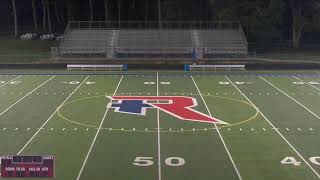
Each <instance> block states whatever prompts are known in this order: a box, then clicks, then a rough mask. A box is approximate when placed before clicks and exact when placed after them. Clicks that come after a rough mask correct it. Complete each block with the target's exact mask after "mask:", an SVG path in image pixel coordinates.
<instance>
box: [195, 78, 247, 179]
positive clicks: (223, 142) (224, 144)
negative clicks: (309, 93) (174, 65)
mask: <svg viewBox="0 0 320 180" xmlns="http://www.w3.org/2000/svg"><path fill="white" fill-rule="evenodd" d="M191 79H192V81H193V83H194V85H195V87H196V88H197V90H198V93H199V94H200V97H201V99H202V101H203V103H204V105H205V107H206V109H207V111H208V113H209V116H212V114H211V112H210V109H209V108H208V106H207V103H206V101H205V100H204V98H203V96H202V94H201V91H200V89H199V87H198V85H197V83H196V81H195V80H194V78H193V76H191ZM214 127H215V129H216V130H217V133H218V135H219V137H220V139H221V142H222V144H223V146H224V148H225V150H226V152H227V154H228V156H229V159H230V161H231V163H232V165H233V167H234V170H235V171H236V173H237V175H238V178H239V180H242V177H241V174H240V172H239V170H238V168H237V166H236V164H235V163H234V161H233V158H232V156H231V153H230V151H229V149H228V147H227V145H226V143H225V141H224V139H223V137H222V135H221V133H220V131H219V128H218V127H217V125H216V124H215V123H214Z"/></svg>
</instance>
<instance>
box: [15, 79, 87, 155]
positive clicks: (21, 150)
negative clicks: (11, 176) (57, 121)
mask: <svg viewBox="0 0 320 180" xmlns="http://www.w3.org/2000/svg"><path fill="white" fill-rule="evenodd" d="M88 78H89V76H87V77H86V78H85V79H84V80H83V81H82V82H81V83H80V84H79V85H78V86H77V88H75V89H74V90H73V91H72V92H71V93H70V95H69V96H68V97H67V98H66V99H65V100H64V101H63V102H62V103H61V104H60V106H58V107H57V109H56V110H55V111H54V112H53V113H52V114H51V116H50V117H49V118H48V119H47V120H46V122H44V123H43V124H42V126H41V127H40V128H39V129H38V130H37V131H36V133H34V135H33V136H32V137H31V138H30V139H29V141H28V142H27V143H26V144H25V145H24V146H23V147H22V148H21V149H20V151H19V152H18V153H17V154H18V155H19V154H21V153H22V152H23V151H24V149H25V148H26V147H27V146H28V145H29V144H30V142H31V141H32V140H33V139H34V138H35V137H36V136H37V135H38V133H39V132H40V131H41V130H42V129H43V128H44V126H45V125H46V124H47V123H48V122H49V121H50V120H51V119H52V117H53V116H54V115H55V114H56V112H57V111H58V109H59V108H61V106H63V105H64V103H65V102H67V100H68V99H69V98H70V97H71V96H72V95H73V94H74V93H75V92H76V91H77V90H78V89H79V88H80V86H81V85H82V84H83V83H84V82H85V81H86V80H87V79H88Z"/></svg>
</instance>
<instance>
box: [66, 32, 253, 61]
mask: <svg viewBox="0 0 320 180" xmlns="http://www.w3.org/2000/svg"><path fill="white" fill-rule="evenodd" d="M247 52H248V50H247V42H246V40H245V37H243V35H242V34H241V32H240V31H239V30H237V29H230V30H101V29H100V30H94V29H93V30H92V29H91V30H88V29H83V30H70V31H69V32H67V33H66V34H65V36H64V39H63V41H62V42H61V45H60V54H62V55H70V54H73V55H75V54H80V55H93V56H94V55H99V56H101V55H105V57H113V58H116V57H127V58H130V57H157V56H161V57H172V56H173V57H191V56H192V54H193V53H196V54H198V55H199V54H202V56H203V57H216V56H246V55H247Z"/></svg>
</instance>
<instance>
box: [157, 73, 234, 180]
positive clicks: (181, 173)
mask: <svg viewBox="0 0 320 180" xmlns="http://www.w3.org/2000/svg"><path fill="white" fill-rule="evenodd" d="M159 81H160V90H159V92H160V95H162V96H165V95H166V94H169V96H172V95H174V94H176V95H177V96H180V95H181V93H188V94H187V95H186V96H191V97H194V98H195V99H196V100H197V103H198V106H196V107H194V109H196V110H198V111H200V112H202V113H206V114H207V111H206V107H205V105H204V103H203V102H202V100H201V97H200V96H199V95H198V94H199V92H198V91H197V89H196V87H195V85H194V83H193V81H192V79H191V77H190V76H186V77H172V76H171V77H170V76H169V77H168V76H161V75H160V78H159ZM161 82H170V84H166V83H164V84H161ZM160 122H161V128H162V129H161V130H163V131H167V132H163V133H161V155H162V162H164V160H165V159H166V158H170V157H180V158H183V159H184V160H185V164H184V165H183V166H180V167H172V166H168V165H167V164H165V163H163V166H162V177H163V179H167V180H171V179H172V180H189V179H190V180H194V179H201V180H205V179H208V180H209V179H221V180H232V179H239V178H238V176H237V174H236V171H235V170H234V167H233V165H232V163H231V162H230V159H229V157H228V154H227V152H226V150H225V148H224V146H223V144H222V142H221V140H220V138H219V135H218V133H217V131H216V129H215V126H214V125H213V124H211V123H201V122H193V121H183V120H180V119H178V118H175V117H173V116H171V115H168V114H166V113H163V112H160ZM170 129H171V131H172V132H170ZM198 129H202V130H201V131H198ZM205 129H207V130H205ZM168 131H169V132H168Z"/></svg>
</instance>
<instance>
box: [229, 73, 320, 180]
mask: <svg viewBox="0 0 320 180" xmlns="http://www.w3.org/2000/svg"><path fill="white" fill-rule="evenodd" d="M226 78H227V79H228V80H229V82H230V83H231V84H232V85H233V86H234V87H235V88H236V89H238V91H239V92H240V93H241V94H242V95H243V96H244V97H245V98H246V99H247V100H248V101H249V102H250V103H251V104H252V105H253V106H254V107H255V108H256V109H258V108H257V106H256V105H255V104H253V103H252V101H251V100H250V99H249V98H248V97H247V96H246V95H245V94H244V93H243V92H242V91H241V90H240V89H239V88H238V87H237V86H236V85H235V84H234V83H233V82H232V81H231V80H230V79H229V78H228V77H226ZM260 78H261V77H260ZM262 79H263V78H262ZM264 80H265V79H264ZM258 110H259V109H258ZM259 113H260V114H261V115H262V116H263V118H264V119H265V120H266V121H268V123H269V124H270V125H271V126H272V128H273V129H274V130H275V131H276V132H277V133H278V134H279V135H280V136H281V138H282V139H283V140H284V141H285V142H286V143H287V144H288V145H289V146H290V147H291V148H292V149H293V150H294V151H295V153H297V155H298V156H299V157H300V158H301V159H302V160H303V161H304V162H305V163H306V164H307V165H308V167H309V168H310V169H311V170H312V171H313V172H314V174H315V175H316V176H317V177H318V178H320V175H319V174H318V173H317V171H316V170H315V169H314V168H313V167H312V166H311V165H310V163H309V162H308V161H307V160H306V159H305V158H304V157H303V156H302V155H301V154H300V152H299V151H298V150H297V149H296V148H295V147H294V146H293V145H292V144H291V143H290V142H289V141H288V140H287V139H286V138H285V137H284V136H283V135H282V134H281V133H280V131H279V130H278V129H277V128H276V127H275V126H274V125H273V124H272V123H271V122H270V120H269V119H268V118H267V117H266V116H265V115H264V114H263V113H262V112H261V111H260V110H259Z"/></svg>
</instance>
